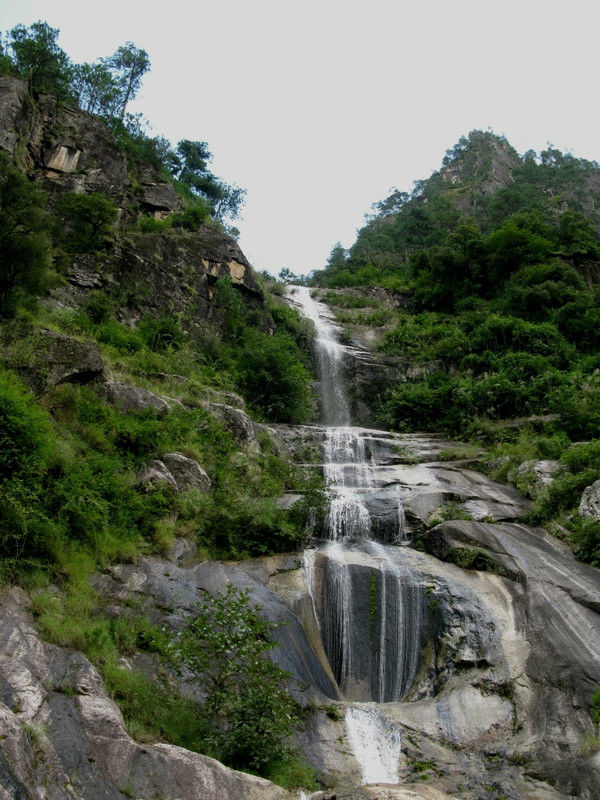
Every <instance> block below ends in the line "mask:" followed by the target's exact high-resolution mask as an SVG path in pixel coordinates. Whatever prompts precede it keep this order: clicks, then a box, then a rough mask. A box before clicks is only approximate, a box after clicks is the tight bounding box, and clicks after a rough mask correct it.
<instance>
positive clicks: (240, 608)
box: [173, 585, 297, 770]
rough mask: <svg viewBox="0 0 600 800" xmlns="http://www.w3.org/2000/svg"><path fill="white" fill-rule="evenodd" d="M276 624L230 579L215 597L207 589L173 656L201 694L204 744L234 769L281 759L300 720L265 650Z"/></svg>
mask: <svg viewBox="0 0 600 800" xmlns="http://www.w3.org/2000/svg"><path fill="white" fill-rule="evenodd" d="M275 627H276V626H275V625H273V624H272V623H270V622H267V621H266V620H265V619H263V617H261V616H260V613H259V609H258V607H257V606H251V605H250V602H249V600H248V592H247V591H241V590H240V589H237V588H236V587H234V586H231V585H229V586H228V587H227V590H226V591H225V592H217V593H216V594H215V595H210V594H209V593H208V592H205V594H204V598H203V600H202V602H201V603H200V604H199V606H198V609H197V614H196V616H195V618H194V619H193V621H192V622H191V624H190V625H189V627H188V628H187V629H186V630H185V631H183V633H181V634H180V636H179V638H178V640H177V642H176V643H175V644H174V645H173V647H174V651H175V656H176V660H177V661H178V662H179V664H181V665H182V666H184V667H187V669H189V670H190V671H191V672H192V673H193V675H194V676H195V677H196V678H197V679H198V681H199V683H200V685H201V688H202V691H203V693H204V698H205V699H204V706H203V707H204V712H205V715H206V723H207V733H206V742H207V744H208V745H209V747H210V748H211V750H212V752H213V754H214V755H215V757H217V758H219V759H220V760H222V761H224V762H225V763H227V764H229V765H231V766H234V767H246V768H248V767H250V768H251V769H256V770H261V769H262V768H264V766H265V765H266V764H267V763H268V762H269V761H271V760H273V759H277V758H281V757H282V756H283V755H284V754H285V752H286V740H287V738H288V737H289V735H290V733H291V732H292V729H293V726H294V724H295V722H296V719H297V715H296V711H295V703H294V700H293V698H292V697H291V695H290V694H289V693H288V692H287V691H286V690H285V688H284V682H285V680H286V679H287V678H288V677H289V676H288V674H287V673H286V672H284V670H282V669H281V668H280V667H278V666H276V665H275V664H273V663H272V662H271V661H270V660H269V659H268V656H267V654H268V652H269V651H270V650H272V648H273V647H274V646H275V642H274V641H273V640H272V638H271V633H272V631H273V630H274V628H275Z"/></svg>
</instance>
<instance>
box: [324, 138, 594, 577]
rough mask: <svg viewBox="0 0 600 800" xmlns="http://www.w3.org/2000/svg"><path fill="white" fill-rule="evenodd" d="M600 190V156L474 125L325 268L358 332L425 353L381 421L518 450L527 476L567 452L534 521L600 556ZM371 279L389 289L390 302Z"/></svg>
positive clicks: (394, 350) (502, 452)
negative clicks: (594, 509)
mask: <svg viewBox="0 0 600 800" xmlns="http://www.w3.org/2000/svg"><path fill="white" fill-rule="evenodd" d="M498 176H500V177H498ZM502 176H504V177H502ZM599 190H600V166H599V165H598V164H596V163H595V162H588V161H585V160H583V159H577V158H575V157H574V156H572V155H569V154H563V153H560V152H559V151H557V150H555V149H553V148H549V149H548V150H546V151H544V152H542V153H541V154H540V155H539V156H536V155H535V153H533V152H529V153H527V154H526V155H525V156H523V157H521V156H519V155H518V154H517V153H516V152H515V151H514V150H513V149H512V148H511V147H510V145H509V144H508V143H507V142H506V140H504V139H502V138H500V137H497V136H495V135H493V134H491V133H483V132H481V131H473V132H472V133H471V134H469V136H468V137H465V138H463V139H461V141H460V142H459V143H458V144H457V146H456V147H455V148H453V149H452V150H450V151H448V153H447V154H446V157H445V159H444V162H443V166H442V169H441V170H440V172H437V173H434V174H433V175H432V176H431V177H430V178H429V179H428V180H426V181H419V182H417V183H416V184H415V189H414V191H413V192H412V193H411V194H408V193H405V192H401V191H398V190H395V191H394V192H393V193H392V194H391V195H390V196H389V197H388V198H387V199H385V200H383V201H382V202H380V203H377V204H376V205H375V206H374V208H373V214H372V215H371V216H370V217H369V218H368V222H367V224H366V225H365V227H363V228H362V229H361V230H360V231H359V233H358V237H357V240H356V242H355V244H354V245H353V246H352V247H351V248H350V250H349V251H345V250H344V249H343V248H342V247H341V245H339V244H338V245H336V246H335V247H334V248H333V250H332V253H331V255H330V257H329V260H328V264H327V266H326V268H325V270H323V271H321V272H317V273H314V274H313V276H312V282H313V283H314V284H316V285H319V286H322V287H324V288H326V289H329V291H327V292H326V293H325V298H324V299H325V300H326V302H330V303H331V304H332V305H333V306H334V307H336V308H337V309H338V311H337V316H338V319H339V321H340V322H342V323H344V324H345V325H346V326H349V329H350V330H349V333H351V332H352V328H353V327H359V326H366V327H368V328H370V329H372V330H373V331H376V332H377V340H378V346H379V348H380V350H381V351H382V353H383V354H385V355H387V356H390V357H392V358H395V359H399V360H401V361H404V362H411V363H412V364H414V365H415V366H416V367H418V369H416V370H414V373H413V374H414V377H411V378H409V379H408V380H404V381H402V382H398V383H396V384H395V385H393V386H391V387H390V389H389V391H388V393H387V395H385V396H382V398H381V402H380V406H379V409H378V422H379V424H380V425H381V426H382V427H388V428H395V429H399V430H413V431H414V430H431V431H434V430H435V431H440V430H442V431H446V432H447V433H449V434H451V435H453V436H459V437H461V438H466V439H471V440H472V441H473V443H474V445H475V446H476V448H479V450H481V448H482V446H483V447H485V448H487V449H489V450H490V451H491V452H490V453H489V456H490V458H489V460H490V462H492V461H494V460H495V459H496V460H497V459H499V458H502V459H505V458H506V457H508V463H507V462H506V461H503V466H502V467H499V468H494V469H491V473H492V474H493V476H494V477H498V478H500V479H504V480H507V479H508V480H511V481H513V482H515V483H517V485H520V488H524V489H528V487H527V486H525V485H523V478H522V477H519V475H518V474H517V470H516V467H517V466H518V464H519V463H521V462H522V461H524V460H527V459H535V458H553V459H558V460H560V462H561V463H562V464H563V465H564V468H565V469H564V471H563V473H561V474H560V475H559V476H557V478H556V480H555V481H554V483H553V484H552V486H551V487H549V488H547V489H544V490H543V491H542V490H540V489H539V487H530V488H531V491H530V494H531V496H532V497H534V499H535V503H534V508H533V510H532V512H531V514H530V521H531V522H534V523H536V524H541V523H543V524H549V525H550V524H551V523H554V530H556V531H557V532H559V531H562V533H561V535H563V536H567V538H569V540H570V542H571V544H572V546H573V548H574V551H575V553H576V554H577V556H578V557H579V558H582V559H583V560H585V561H588V562H590V563H592V564H598V563H600V523H598V522H594V521H583V520H581V518H579V516H578V515H577V506H578V504H579V500H580V498H581V492H582V491H583V489H584V488H585V486H588V485H590V483H592V482H593V481H594V480H597V479H598V478H600V459H599V457H598V442H599V441H600V375H599V374H598V370H599V368H600V338H599V334H598V331H599V330H600V311H599V309H600V239H599V236H598V228H599V225H600V220H599V218H598V216H597V213H596V202H597V197H598V191H599ZM336 287H337V288H343V287H354V288H353V291H352V293H351V294H350V293H349V294H348V295H345V294H339V293H334V292H332V291H331V289H332V288H336ZM361 287H362V288H361ZM370 287H379V295H378V296H379V297H381V296H383V297H385V295H382V294H381V289H382V288H386V289H387V290H388V293H387V296H388V300H386V301H385V306H384V307H380V308H373V307H372V306H371V302H370V297H369V295H370V293H371V291H372V289H371V288H370ZM361 296H362V297H363V300H362V302H361V299H360V297H361ZM347 298H349V299H347ZM369 306H371V308H370V309H368V307H369ZM363 309H364V310H363ZM515 418H516V419H517V420H518V421H517V422H516V423H511V422H509V421H510V420H513V419H515ZM528 418H531V421H530V422H527V419H528ZM582 441H583V442H585V443H586V444H583V445H579V444H575V443H577V442H582ZM550 451H551V452H552V455H548V453H549V452H550ZM576 452H577V453H579V452H581V454H582V455H581V459H580V460H577V459H576V457H575V455H574V453H576ZM544 453H546V455H544ZM519 459H520V461H519ZM551 527H552V525H551ZM565 528H566V529H567V530H566V534H565V532H564V530H565Z"/></svg>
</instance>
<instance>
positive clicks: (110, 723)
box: [0, 590, 292, 800]
mask: <svg viewBox="0 0 600 800" xmlns="http://www.w3.org/2000/svg"><path fill="white" fill-rule="evenodd" d="M0 612H1V613H0V731H1V735H0V797H2V798H3V800H4V798H7V799H8V798H10V799H11V800H13V799H14V800H17V798H19V800H21V799H23V798H28V799H29V800H47V799H48V798H52V800H75V798H104V800H122V798H123V797H124V796H127V797H135V798H156V797H162V798H165V800H168V799H171V798H178V800H198V798H202V800H286V798H288V799H289V798H291V797H292V796H291V795H290V794H289V793H288V792H286V791H285V790H284V789H281V788H280V787H278V786H275V785H274V784H272V783H270V782H269V781H266V780H263V779H262V778H257V777H254V776H252V775H247V774H244V773H241V772H236V771H234V770H231V769H228V768H227V767H224V766H223V765H222V764H220V763H219V762H218V761H215V760H214V759H212V758H208V757H206V756H202V755H198V754H197V753H191V752H189V751H188V750H184V749H183V748H181V747H175V746H174V745H167V744H144V745H140V744H137V743H136V742H134V741H133V739H131V737H130V736H129V735H128V734H127V732H126V730H125V725H124V723H123V718H122V716H121V712H120V711H119V709H118V707H117V705H116V703H115V702H114V701H113V700H111V699H110V698H109V697H108V695H107V693H106V690H105V689H104V686H103V684H102V680H101V678H100V676H99V674H98V673H97V671H96V670H95V669H94V667H93V666H92V665H91V664H90V662H89V661H88V660H87V659H86V658H85V657H84V656H83V655H81V654H80V653H77V652H75V651H73V650H69V649H67V648H64V647H57V646H55V645H52V644H48V643H47V642H44V641H42V640H41V639H40V637H39V634H38V633H37V631H36V629H35V626H34V624H33V619H32V617H31V615H30V614H29V612H28V610H27V598H26V596H25V594H24V593H23V592H21V591H19V590H5V591H4V592H2V594H1V595H0Z"/></svg>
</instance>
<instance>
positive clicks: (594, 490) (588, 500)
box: [579, 480, 600, 520]
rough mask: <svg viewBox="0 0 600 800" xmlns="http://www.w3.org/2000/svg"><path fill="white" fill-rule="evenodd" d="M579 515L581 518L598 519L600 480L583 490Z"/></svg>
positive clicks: (599, 518) (599, 510)
mask: <svg viewBox="0 0 600 800" xmlns="http://www.w3.org/2000/svg"><path fill="white" fill-rule="evenodd" d="M579 516H580V517H583V519H592V520H600V480H599V481H595V483H592V485H591V486H586V488H585V489H584V490H583V495H582V496H581V503H580V504H579Z"/></svg>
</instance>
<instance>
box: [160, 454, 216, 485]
mask: <svg viewBox="0 0 600 800" xmlns="http://www.w3.org/2000/svg"><path fill="white" fill-rule="evenodd" d="M160 460H161V461H162V463H163V464H164V465H165V466H166V468H167V469H168V470H169V472H170V474H171V475H172V476H173V478H175V481H176V483H177V487H178V488H179V489H180V490H181V491H185V490H186V489H199V490H200V491H201V492H208V490H209V489H210V478H209V477H208V475H207V474H206V472H205V471H204V470H203V469H202V467H201V466H200V464H199V463H198V462H197V461H195V460H194V459H193V458H188V457H187V456H184V455H183V453H165V454H164V455H163V456H161V459H160Z"/></svg>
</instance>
